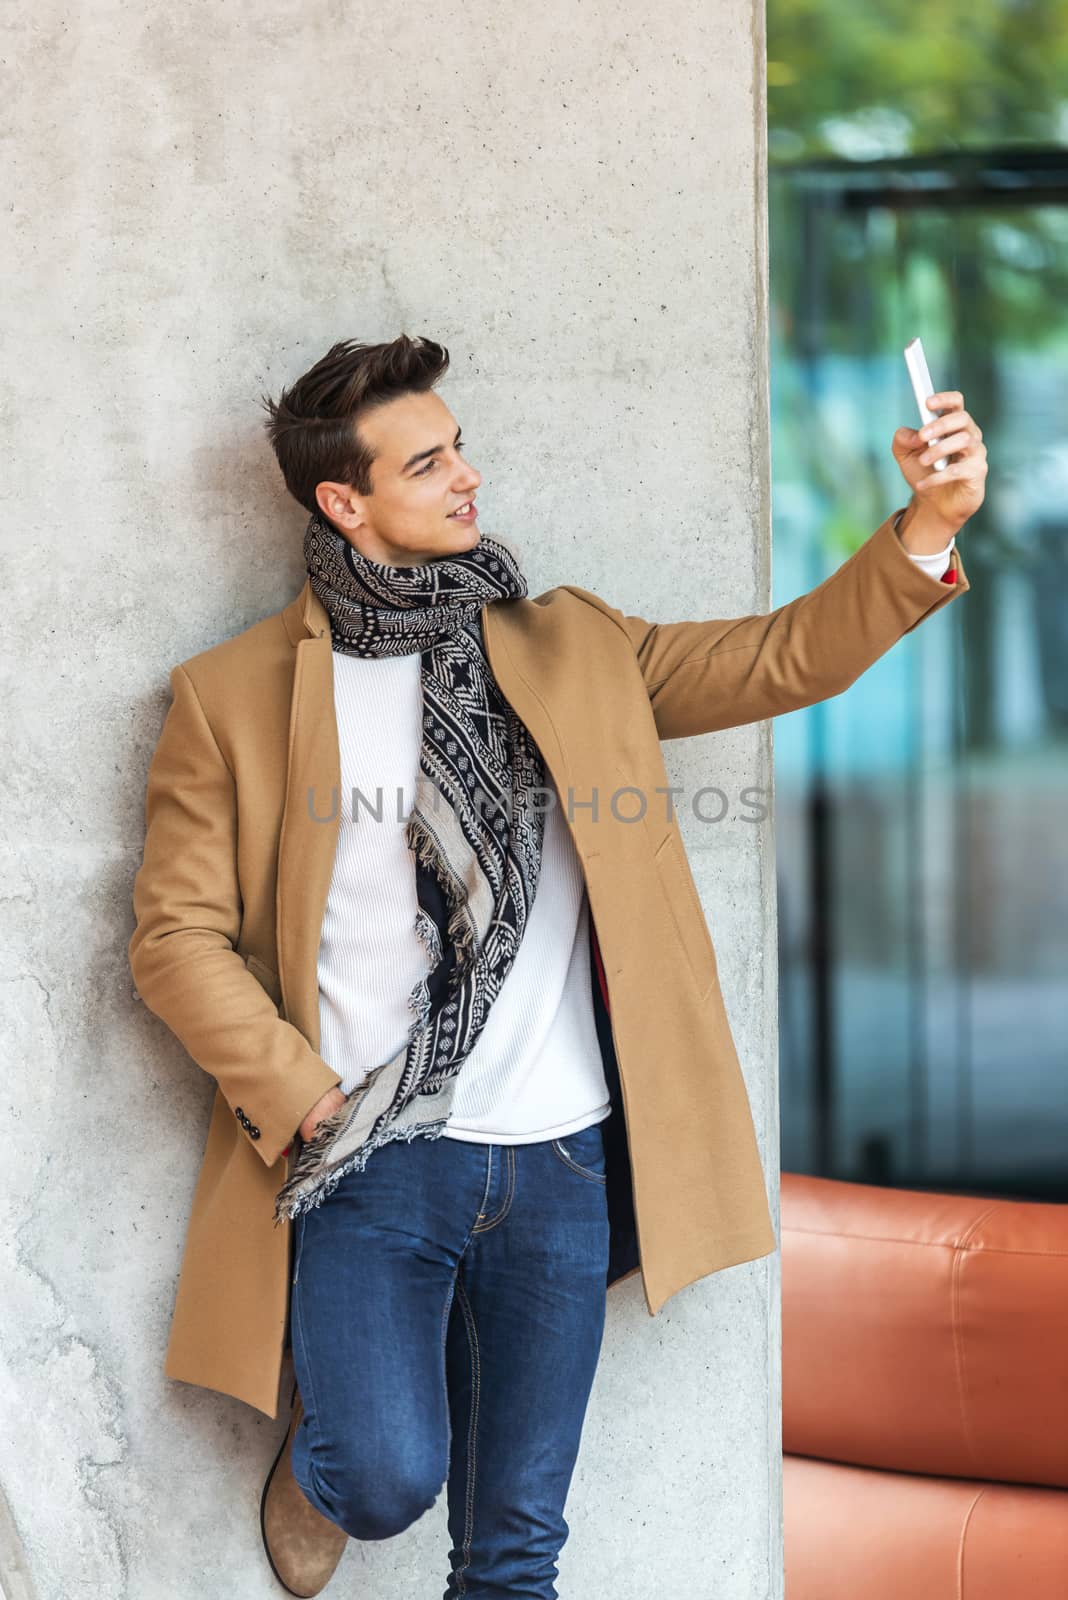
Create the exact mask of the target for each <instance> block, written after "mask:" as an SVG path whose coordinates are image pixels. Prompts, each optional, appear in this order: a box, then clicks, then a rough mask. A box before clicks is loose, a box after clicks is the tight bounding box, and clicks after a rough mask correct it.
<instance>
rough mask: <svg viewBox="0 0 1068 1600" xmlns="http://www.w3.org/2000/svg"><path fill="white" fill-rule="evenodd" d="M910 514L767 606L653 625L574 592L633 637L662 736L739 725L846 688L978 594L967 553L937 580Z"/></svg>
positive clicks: (893, 517) (956, 555) (954, 557)
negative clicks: (910, 528) (916, 546)
mask: <svg viewBox="0 0 1068 1600" xmlns="http://www.w3.org/2000/svg"><path fill="white" fill-rule="evenodd" d="M900 515H901V512H900V511H898V512H895V513H893V514H892V515H891V516H889V517H887V519H886V521H885V522H882V523H880V525H879V526H878V528H876V530H875V532H874V533H873V534H871V535H870V537H869V538H868V539H866V540H865V542H864V543H863V544H862V545H861V547H860V549H859V550H856V551H855V552H854V553H853V555H851V556H850V557H849V558H848V559H847V560H846V561H844V562H843V563H842V565H841V566H840V567H838V568H837V570H836V571H834V572H832V573H831V574H830V576H829V577H827V578H825V579H824V580H823V582H822V583H820V584H818V585H817V586H816V587H815V588H814V589H810V590H809V592H808V593H807V594H803V595H801V596H799V598H798V599H796V600H791V601H790V602H789V603H788V604H786V605H782V606H779V607H777V609H776V610H774V611H769V612H766V613H753V614H752V615H749V616H744V617H727V618H721V619H715V620H712V621H707V622H647V621H646V620H645V619H644V618H643V617H636V616H625V615H624V614H623V612H621V611H619V610H617V609H616V608H615V607H613V606H610V605H608V604H607V603H606V602H605V601H604V600H602V599H600V597H599V596H596V595H593V594H591V593H589V592H588V591H587V590H584V589H576V590H573V591H572V592H574V593H576V594H578V595H580V596H581V598H582V599H584V600H586V601H588V602H589V603H592V604H595V605H597V606H598V608H599V609H600V610H602V611H604V612H606V614H607V615H609V616H611V617H612V618H613V620H614V621H615V622H616V624H617V625H618V626H619V627H620V628H622V629H623V631H624V632H625V633H626V634H627V636H628V638H629V639H630V642H631V644H632V646H633V648H634V651H635V654H636V656H637V658H638V662H639V665H640V667H641V671H642V676H643V678H644V680H645V684H646V687H647V689H648V691H649V699H650V702H651V704H652V707H653V713H654V716H655V718H656V726H657V731H658V732H659V734H660V737H661V738H662V739H682V738H688V737H690V736H692V735H694V734H699V733H712V732H715V731H716V730H718V729H721V728H734V727H739V726H741V725H742V724H743V723H748V722H760V721H763V720H764V719H765V718H767V717H776V716H781V715H782V713H783V712H786V711H796V710H798V709H799V708H800V707H802V706H809V705H813V704H815V702H816V701H818V700H826V699H829V698H830V697H831V696H832V695H836V694H841V692H842V690H843V689H847V688H848V687H849V685H850V684H851V683H853V682H854V681H855V680H856V679H857V678H858V677H859V676H860V674H861V673H862V672H864V671H865V670H866V669H867V668H868V667H870V666H871V665H872V663H873V662H875V661H877V660H878V659H879V657H880V656H881V655H883V654H884V653H885V652H886V651H887V650H889V648H890V646H891V645H892V644H894V643H896V641H897V640H898V639H900V638H902V637H903V635H904V634H906V633H911V632H912V630H913V628H915V627H918V625H919V624H920V623H921V622H923V621H924V619H925V618H927V617H929V616H931V615H933V613H934V612H936V611H939V610H941V608H942V607H943V606H946V605H949V604H950V603H951V602H952V601H953V600H954V599H955V598H956V597H957V596H958V595H961V594H964V593H966V592H967V590H968V588H969V583H968V579H967V577H966V576H965V572H964V565H963V563H962V561H961V559H960V554H959V552H958V551H957V549H956V548H955V547H954V549H953V551H952V552H951V556H950V560H951V563H952V565H951V568H950V570H951V571H952V572H953V574H954V576H955V581H954V582H951V583H950V582H942V581H941V580H940V579H938V578H935V577H933V576H930V575H929V574H928V573H927V572H925V571H924V570H923V568H922V567H921V566H919V565H918V564H917V563H916V562H915V561H913V560H912V559H911V558H910V556H909V554H908V552H907V551H906V550H905V548H904V546H903V545H902V543H901V540H900V539H899V537H898V535H897V532H896V531H895V526H894V524H895V520H896V518H897V517H898V516H900ZM946 576H947V577H948V576H949V574H948V573H947V575H946Z"/></svg>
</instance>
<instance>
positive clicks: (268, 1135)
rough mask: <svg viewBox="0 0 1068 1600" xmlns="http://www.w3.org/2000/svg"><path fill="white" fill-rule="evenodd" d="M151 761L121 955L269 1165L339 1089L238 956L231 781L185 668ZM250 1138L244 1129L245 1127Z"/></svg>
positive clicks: (178, 673) (175, 673) (175, 672)
mask: <svg viewBox="0 0 1068 1600" xmlns="http://www.w3.org/2000/svg"><path fill="white" fill-rule="evenodd" d="M170 682H171V691H172V695H173V700H172V703H171V705H170V707H169V709H168V712H167V716H166V718H165V720H164V724H163V729H162V732H161V734H160V737H159V742H158V744H157V746H156V749H155V751H154V753H153V756H152V760H151V762H150V764H149V770H148V783H147V791H146V800H145V823H146V830H145V848H144V857H143V861H142V864H141V866H140V868H139V869H138V871H137V873H136V875H135V878H134V887H133V903H134V914H135V917H136V927H135V928H134V932H133V936H132V938H131V939H130V942H129V947H128V956H129V962H130V970H131V972H132V973H133V977H134V982H135V984H136V986H137V989H138V991H139V994H140V998H141V999H142V1000H143V1001H144V1002H145V1004H146V1005H147V1007H148V1009H149V1010H150V1011H152V1012H154V1013H155V1015H156V1016H158V1017H160V1018H161V1019H162V1021H164V1022H165V1023H166V1024H167V1026H168V1028H170V1030H171V1032H172V1033H174V1034H175V1035H176V1036H177V1038H178V1039H179V1040H180V1041H181V1043H182V1044H183V1045H184V1046H185V1048H186V1050H188V1052H189V1054H190V1055H191V1056H192V1058H193V1060H194V1061H195V1062H196V1063H197V1065H198V1066H200V1067H203V1069H204V1071H205V1072H207V1073H209V1074H210V1075H211V1076H212V1077H213V1078H214V1079H215V1080H216V1082H217V1083H218V1085H219V1088H220V1089H221V1090H222V1093H223V1095H224V1096H225V1098H226V1100H227V1102H228V1103H229V1105H230V1108H231V1110H233V1111H234V1113H235V1116H236V1113H237V1110H238V1108H239V1107H240V1109H241V1111H242V1112H243V1114H244V1117H245V1119H246V1120H245V1122H244V1123H241V1122H240V1120H239V1126H241V1128H242V1130H243V1132H244V1136H245V1138H246V1139H248V1141H249V1142H250V1144H252V1146H253V1148H254V1149H255V1151H256V1153H257V1155H259V1156H260V1158H261V1159H262V1160H263V1162H264V1164H265V1165H266V1166H268V1167H270V1166H273V1165H274V1163H275V1161H276V1160H277V1159H278V1158H279V1156H280V1154H281V1153H282V1151H283V1149H284V1147H285V1146H286V1145H287V1144H288V1143H289V1141H290V1139H291V1138H292V1137H293V1135H294V1133H295V1132H296V1130H297V1129H298V1128H299V1126H300V1124H301V1122H302V1121H303V1120H304V1117H305V1116H306V1115H307V1113H308V1112H309V1111H310V1110H311V1108H312V1106H313V1105H314V1104H315V1102H316V1101H317V1100H318V1099H319V1098H320V1097H321V1096H322V1095H324V1094H325V1093H326V1091H327V1089H329V1088H330V1087H331V1086H332V1085H334V1084H337V1083H340V1082H341V1079H340V1077H339V1076H338V1074H337V1073H336V1072H333V1071H331V1069H330V1067H328V1066H327V1064H326V1062H325V1061H323V1059H322V1057H321V1056H319V1055H318V1054H317V1053H316V1052H315V1051H314V1050H312V1048H311V1046H310V1045H309V1044H308V1042H307V1040H306V1039H305V1038H304V1035H303V1034H302V1033H301V1032H300V1031H299V1029H297V1028H295V1027H293V1026H292V1024H291V1023H288V1022H285V1021H284V1020H283V1019H282V1017H281V1014H280V1012H279V1010H278V1007H277V1006H276V1005H275V1003H274V1001H273V1000H272V999H271V997H270V995H268V994H267V992H266V990H265V989H264V988H263V987H262V986H261V984H260V983H259V981H258V979H257V978H255V977H254V976H253V974H252V973H251V972H250V971H249V970H248V968H247V967H246V965H245V962H244V960H243V959H242V957H241V956H240V955H239V954H238V953H237V951H236V949H235V948H234V946H235V944H236V942H237V939H238V935H239V933H240V929H241V916H242V907H241V893H240V886H239V882H238V875H237V795H236V785H235V782H234V778H233V774H232V773H231V771H230V769H229V767H228V765H227V763H226V761H225V759H224V757H223V755H222V752H221V751H220V749H219V746H218V744H217V743H216V740H215V737H214V735H213V733H212V731H211V728H210V726H209V724H208V720H207V718H206V716H205V714H204V710H203V707H202V706H201V704H200V700H199V699H198V697H197V693H196V690H195V688H194V686H193V682H192V679H191V678H190V676H189V674H188V673H187V672H186V671H185V669H184V668H183V667H181V666H177V667H174V668H173V669H172V671H171V675H170ZM250 1130H251V1131H250Z"/></svg>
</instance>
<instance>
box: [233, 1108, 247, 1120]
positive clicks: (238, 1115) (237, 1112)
mask: <svg viewBox="0 0 1068 1600" xmlns="http://www.w3.org/2000/svg"><path fill="white" fill-rule="evenodd" d="M244 1115H245V1113H244V1112H243V1111H242V1109H241V1107H240V1106H235V1107H234V1116H235V1117H236V1118H237V1120H238V1121H239V1122H240V1121H241V1118H242V1117H243V1116H244Z"/></svg>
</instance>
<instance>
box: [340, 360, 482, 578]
mask: <svg viewBox="0 0 1068 1600" xmlns="http://www.w3.org/2000/svg"><path fill="white" fill-rule="evenodd" d="M359 436H360V438H361V439H362V440H363V441H364V443H365V444H367V445H368V446H369V447H370V448H371V449H372V450H373V451H374V452H375V458H376V459H375V461H374V462H373V464H372V466H371V483H372V486H373V490H374V492H373V493H372V494H370V495H360V494H357V493H356V491H355V489H353V488H352V487H351V485H349V484H344V483H320V484H319V485H318V487H317V489H316V499H317V500H318V502H319V507H320V510H321V511H323V513H324V514H325V515H326V516H327V517H329V519H330V521H331V522H332V523H333V524H334V526H335V527H336V528H338V529H340V531H341V532H342V533H343V534H344V536H345V538H346V539H348V541H349V543H350V544H351V545H353V546H354V547H355V548H356V549H357V550H358V551H359V552H360V554H361V555H364V556H366V557H367V558H368V560H370V561H377V562H379V563H380V564H381V565H383V566H389V567H412V566H420V565H422V563H424V562H426V561H432V560H434V559H435V558H436V557H439V556H449V555H455V554H457V553H458V552H461V551H464V550H471V549H473V548H474V546H475V545H476V544H477V543H478V541H479V538H480V534H479V529H478V521H477V508H475V507H474V506H472V507H470V512H471V515H470V516H469V517H468V518H467V519H463V518H456V517H454V516H452V515H451V513H452V512H454V511H456V510H458V509H460V508H461V507H463V506H464V505H465V504H466V502H467V501H470V500H473V498H474V495H475V491H476V490H477V488H478V486H479V484H480V483H481V482H482V476H481V474H480V473H478V472H476V471H475V469H474V467H471V466H469V465H468V464H467V462H466V461H465V460H464V458H463V456H462V455H461V453H460V452H461V450H462V449H463V441H462V439H461V438H460V430H459V427H458V426H457V422H456V418H455V417H454V416H453V414H452V412H451V411H450V410H449V408H448V406H447V405H446V404H445V402H444V400H442V399H441V397H440V396H439V395H437V394H435V393H434V392H433V391H432V390H428V391H427V392H426V393H425V394H405V395H401V396H400V397H399V398H398V399H396V400H390V401H389V402H388V403H387V404H386V405H383V406H378V407H376V409H375V410H374V411H370V412H367V413H365V415H364V416H362V417H361V418H360V423H359Z"/></svg>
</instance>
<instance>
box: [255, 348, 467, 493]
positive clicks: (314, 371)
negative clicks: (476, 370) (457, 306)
mask: <svg viewBox="0 0 1068 1600" xmlns="http://www.w3.org/2000/svg"><path fill="white" fill-rule="evenodd" d="M448 365H449V352H448V351H447V350H446V348H445V346H444V345H440V344H435V343H434V341H433V340H432V339H422V338H416V339H409V337H408V335H407V334H406V333H402V334H400V335H399V336H398V337H397V338H396V339H392V340H390V342H389V343H388V344H359V343H357V341H356V340H355V339H345V340H342V342H341V343H340V344H335V345H333V346H332V348H331V349H329V350H328V351H327V352H326V355H325V356H323V357H322V359H321V360H319V361H317V362H316V363H315V365H314V367H310V368H309V369H308V371H307V372H306V373H305V374H304V375H303V377H301V378H298V379H297V380H296V382H295V383H293V384H291V385H290V387H289V388H288V389H283V391H282V393H281V394H280V395H279V397H278V399H277V400H272V399H270V397H269V396H268V395H264V396H262V399H261V404H262V405H263V407H264V409H265V410H266V411H267V412H268V417H267V421H266V422H265V423H264V427H265V428H266V430H267V437H268V438H269V439H270V441H271V448H272V449H273V451H274V453H275V455H276V456H277V458H278V465H279V466H280V467H281V469H282V476H283V478H284V479H285V481H286V488H287V489H288V490H289V492H290V494H291V495H292V496H293V498H294V499H295V500H299V502H300V504H301V505H302V506H303V507H304V509H305V510H306V511H312V512H314V511H318V510H319V505H318V502H317V501H316V498H315V490H316V487H317V486H318V485H319V484H320V483H348V484H351V485H352V487H353V488H354V489H355V490H356V493H357V494H364V495H369V494H371V493H372V488H371V463H372V462H373V461H374V460H375V452H374V451H373V450H371V449H369V448H368V447H367V446H366V445H365V444H364V443H363V441H362V440H361V439H360V437H359V434H358V433H357V431H356V423H357V422H358V420H359V418H360V417H361V416H363V415H364V414H365V413H366V412H368V411H370V410H372V409H373V408H374V407H376V406H380V405H384V404H385V403H386V402H387V401H389V400H396V399H397V398H398V396H400V395H402V394H411V393H413V392H415V393H421V392H423V391H425V390H427V389H432V388H433V387H434V385H435V384H436V383H437V382H438V380H439V378H441V377H442V376H443V375H444V373H445V371H446V370H447V368H448Z"/></svg>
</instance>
